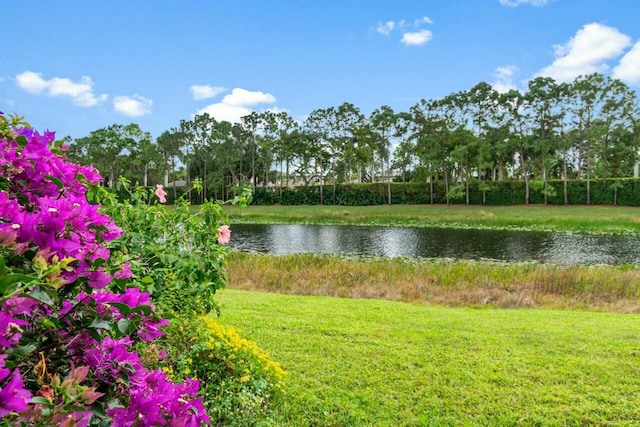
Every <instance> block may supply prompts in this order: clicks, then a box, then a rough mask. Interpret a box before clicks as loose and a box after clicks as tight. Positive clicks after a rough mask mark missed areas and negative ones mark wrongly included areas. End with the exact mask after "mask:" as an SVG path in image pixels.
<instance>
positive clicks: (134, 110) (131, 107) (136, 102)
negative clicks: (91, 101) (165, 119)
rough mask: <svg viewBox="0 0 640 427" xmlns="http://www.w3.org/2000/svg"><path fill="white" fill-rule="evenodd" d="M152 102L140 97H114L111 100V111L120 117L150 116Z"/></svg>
mask: <svg viewBox="0 0 640 427" xmlns="http://www.w3.org/2000/svg"><path fill="white" fill-rule="evenodd" d="M151 104H153V101H151V100H150V99H147V98H145V97H142V96H140V95H133V96H132V97H130V96H116V97H114V98H113V109H114V110H115V111H116V112H117V113H120V114H122V115H125V116H129V117H140V116H144V115H146V114H151Z"/></svg>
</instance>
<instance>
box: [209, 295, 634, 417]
mask: <svg viewBox="0 0 640 427" xmlns="http://www.w3.org/2000/svg"><path fill="white" fill-rule="evenodd" d="M218 301H219V302H220V304H221V308H222V317H221V319H220V321H221V322H222V323H228V324H231V325H234V326H236V327H239V328H240V329H241V330H242V331H243V334H244V335H245V336H247V337H249V338H251V339H254V340H255V341H257V342H258V344H259V345H260V346H261V347H262V348H264V349H265V350H266V351H267V352H269V353H270V354H271V357H272V358H273V359H274V360H277V361H279V362H280V363H281V364H282V366H283V368H284V369H285V370H287V371H288V374H289V375H288V378H287V383H288V390H289V394H290V396H289V398H288V399H287V401H286V402H285V404H284V405H283V407H282V410H281V411H280V413H279V417H278V418H277V419H276V420H275V425H285V426H286V425H289V426H312V425H317V426H369V425H371V426H426V425H434V426H441V425H469V426H472V425H473V426H476V425H486V426H495V425H500V426H502V425H513V426H516V425H563V426H564V425H639V424H640V405H638V401H639V398H640V340H639V339H638V338H639V330H638V329H639V328H638V325H639V324H640V322H639V321H640V318H639V317H638V315H637V314H620V313H594V312H575V311H553V310H501V309H473V308H447V307H439V306H428V305H421V304H408V303H401V302H390V301H383V300H361V299H341V298H330V297H321V296H290V295H278V294H270V293H259V292H248V291H237V290H230V289H226V290H224V291H222V292H221V293H220V295H219V296H218Z"/></svg>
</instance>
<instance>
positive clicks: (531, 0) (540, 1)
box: [499, 0, 555, 7]
mask: <svg viewBox="0 0 640 427" xmlns="http://www.w3.org/2000/svg"><path fill="white" fill-rule="evenodd" d="M499 1H500V4H501V5H503V6H509V7H518V6H520V5H521V4H530V5H532V6H544V5H546V4H549V3H551V2H554V1H555V0H499Z"/></svg>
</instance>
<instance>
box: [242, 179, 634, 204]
mask: <svg viewBox="0 0 640 427" xmlns="http://www.w3.org/2000/svg"><path fill="white" fill-rule="evenodd" d="M614 183H617V184H616V185H617V186H618V195H617V203H616V204H617V205H620V206H640V179H638V178H622V179H618V180H617V181H614V180H611V179H609V180H606V182H605V181H604V180H602V179H592V180H591V183H590V187H591V204H592V205H613V204H614V197H615V194H614V193H615V189H614V187H615V186H616V185H614ZM488 184H489V185H490V187H491V189H490V190H487V191H486V192H485V202H484V204H486V205H488V206H510V205H522V204H525V184H524V182H523V181H499V182H498V181H491V182H488ZM547 185H548V186H549V187H551V188H553V190H554V191H553V192H554V193H555V194H552V195H548V197H547V203H548V204H549V205H564V193H563V186H564V183H563V181H562V180H549V181H548V184H547ZM433 187H434V203H436V204H445V203H447V198H446V192H445V188H444V183H443V182H434V184H433ZM540 187H541V183H539V182H538V183H536V182H534V181H530V189H529V203H530V204H543V203H544V195H543V193H542V191H541V189H540ZM429 190H430V188H429V183H415V182H411V183H398V182H394V183H391V203H392V204H428V203H431V197H430V193H429ZM462 190H463V191H462V197H459V198H456V199H450V200H449V202H450V203H451V204H465V202H466V196H465V193H464V188H463V189H462ZM567 194H568V204H569V205H586V204H587V181H586V180H569V181H568V182H567ZM388 202H389V201H388V189H387V183H372V184H338V185H336V186H335V189H334V186H333V185H325V186H323V188H322V202H321V197H320V187H319V186H309V187H296V188H284V189H282V190H280V188H277V187H276V188H257V189H256V191H255V193H254V195H253V203H252V204H255V205H273V204H281V205H319V204H324V205H344V206H368V205H381V204H387V203H388ZM469 204H471V205H482V204H483V198H482V191H481V190H479V189H478V186H477V185H475V184H474V185H470V191H469Z"/></svg>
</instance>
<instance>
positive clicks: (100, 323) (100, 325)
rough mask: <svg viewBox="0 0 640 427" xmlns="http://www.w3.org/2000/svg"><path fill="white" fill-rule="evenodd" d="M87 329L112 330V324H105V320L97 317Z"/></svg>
mask: <svg viewBox="0 0 640 427" xmlns="http://www.w3.org/2000/svg"><path fill="white" fill-rule="evenodd" d="M89 328H92V329H111V328H113V324H112V323H111V322H107V321H106V320H102V319H100V318H99V317H96V318H95V319H93V322H91V324H90V325H89Z"/></svg>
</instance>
